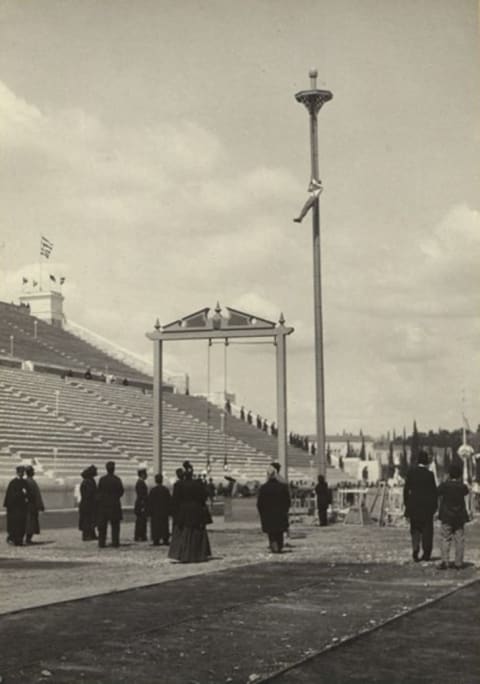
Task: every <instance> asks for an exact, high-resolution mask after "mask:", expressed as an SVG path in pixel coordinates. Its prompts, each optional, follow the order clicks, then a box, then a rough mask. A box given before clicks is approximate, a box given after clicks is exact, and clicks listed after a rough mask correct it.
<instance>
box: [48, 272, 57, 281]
mask: <svg viewBox="0 0 480 684" xmlns="http://www.w3.org/2000/svg"><path fill="white" fill-rule="evenodd" d="M50 280H51V281H52V283H56V282H57V280H56V278H55V276H54V275H52V274H51V273H50Z"/></svg>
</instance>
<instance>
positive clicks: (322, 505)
mask: <svg viewBox="0 0 480 684" xmlns="http://www.w3.org/2000/svg"><path fill="white" fill-rule="evenodd" d="M315 494H316V495H317V509H318V519H319V523H320V527H326V525H327V523H328V518H327V511H328V507H329V506H330V504H331V503H332V492H331V491H330V489H329V488H328V484H327V482H326V480H325V478H324V476H323V475H319V476H318V484H317V486H316V487H315Z"/></svg>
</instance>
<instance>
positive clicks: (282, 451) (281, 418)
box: [275, 317, 288, 482]
mask: <svg viewBox="0 0 480 684" xmlns="http://www.w3.org/2000/svg"><path fill="white" fill-rule="evenodd" d="M282 318H283V317H282ZM275 342H276V362H277V427H278V462H279V463H280V467H281V470H280V473H281V475H283V477H284V478H285V480H286V481H287V482H288V441H287V353H286V345H287V337H286V335H285V333H283V332H279V333H277V336H276V341H275Z"/></svg>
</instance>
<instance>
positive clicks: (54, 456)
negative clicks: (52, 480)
mask: <svg viewBox="0 0 480 684" xmlns="http://www.w3.org/2000/svg"><path fill="white" fill-rule="evenodd" d="M57 456H58V447H53V472H54V473H55V475H56V474H57Z"/></svg>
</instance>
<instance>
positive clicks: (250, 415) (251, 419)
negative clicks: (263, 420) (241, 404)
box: [247, 411, 253, 425]
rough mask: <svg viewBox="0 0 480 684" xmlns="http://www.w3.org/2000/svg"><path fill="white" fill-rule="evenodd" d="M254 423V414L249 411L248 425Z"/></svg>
mask: <svg viewBox="0 0 480 684" xmlns="http://www.w3.org/2000/svg"><path fill="white" fill-rule="evenodd" d="M252 422H253V417H252V412H251V411H249V412H248V413H247V423H248V424H249V425H251V424H252Z"/></svg>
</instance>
